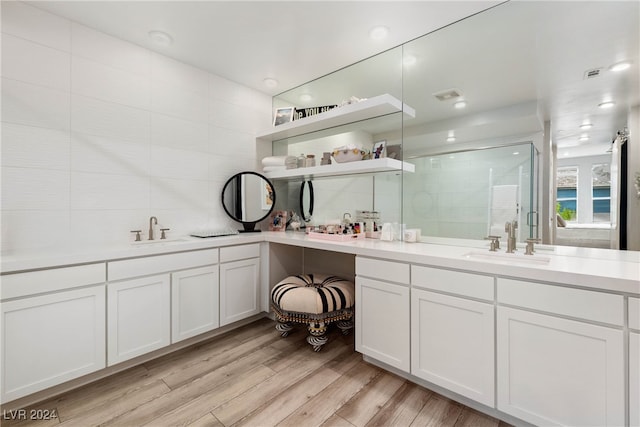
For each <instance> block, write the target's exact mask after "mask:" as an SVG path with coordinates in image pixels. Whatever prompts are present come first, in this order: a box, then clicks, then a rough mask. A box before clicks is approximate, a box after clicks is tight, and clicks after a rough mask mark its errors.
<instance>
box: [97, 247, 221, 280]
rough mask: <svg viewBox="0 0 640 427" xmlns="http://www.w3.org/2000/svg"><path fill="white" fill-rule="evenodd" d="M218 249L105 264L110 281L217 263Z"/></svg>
mask: <svg viewBox="0 0 640 427" xmlns="http://www.w3.org/2000/svg"><path fill="white" fill-rule="evenodd" d="M217 262H218V250H217V249H207V250H203V251H193V252H182V253H177V254H170V255H157V256H150V257H145V258H136V259H127V260H123V261H114V262H110V263H108V265H107V271H108V277H109V280H110V281H113V280H120V279H127V278H129V277H136V276H147V275H149V274H157V273H164V272H167V271H176V270H182V269H185V268H192V267H201V266H205V265H211V264H217Z"/></svg>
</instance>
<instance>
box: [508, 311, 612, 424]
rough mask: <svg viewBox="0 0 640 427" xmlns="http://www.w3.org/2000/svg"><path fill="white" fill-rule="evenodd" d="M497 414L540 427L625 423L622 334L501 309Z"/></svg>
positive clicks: (555, 318)
mask: <svg viewBox="0 0 640 427" xmlns="http://www.w3.org/2000/svg"><path fill="white" fill-rule="evenodd" d="M497 343H498V347H497V348H498V354H497V358H498V364H497V367H498V382H497V386H498V409H499V410H501V411H503V412H506V413H508V414H511V415H514V416H516V417H518V418H521V419H523V420H525V421H528V422H530V423H532V424H536V425H569V426H614V425H615V426H620V425H624V423H625V414H624V411H625V393H624V389H625V381H624V351H623V348H624V346H623V332H622V331H621V330H617V329H612V328H607V327H602V326H596V325H592V324H587V323H582V322H577V321H573V320H567V319H561V318H557V317H552V316H547V315H542V314H537V313H531V312H527V311H523V310H516V309H511V308H506V307H498V335H497Z"/></svg>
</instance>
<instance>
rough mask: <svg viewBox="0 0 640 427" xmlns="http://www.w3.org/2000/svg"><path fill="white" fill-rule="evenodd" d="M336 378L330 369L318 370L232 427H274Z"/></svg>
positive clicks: (337, 376) (336, 374)
mask: <svg viewBox="0 0 640 427" xmlns="http://www.w3.org/2000/svg"><path fill="white" fill-rule="evenodd" d="M338 378H340V374H338V373H337V372H336V371H334V370H332V369H326V368H323V369H318V370H317V371H316V372H315V373H314V374H313V375H310V376H308V377H305V378H304V379H303V380H302V381H300V382H298V383H297V384H295V385H294V386H293V387H291V388H289V389H286V390H282V391H281V393H280V394H279V395H277V396H276V397H275V398H274V399H273V400H271V401H270V402H269V403H268V404H266V405H263V406H261V407H260V408H258V409H256V410H255V411H253V412H252V413H251V414H249V415H248V416H246V417H244V418H243V419H241V420H240V421H239V422H238V423H236V424H234V426H247V427H254V426H255V427H260V426H275V425H277V424H278V423H279V422H280V421H282V420H283V419H285V418H286V417H287V416H289V415H290V414H292V413H293V412H294V411H295V410H296V409H298V408H299V407H300V406H302V405H303V404H305V403H307V402H308V401H309V400H310V399H312V398H313V397H314V396H315V395H316V394H318V393H320V392H321V391H322V390H324V389H325V388H326V387H327V386H329V384H331V383H332V382H334V381H335V380H337V379H338Z"/></svg>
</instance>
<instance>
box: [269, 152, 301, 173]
mask: <svg viewBox="0 0 640 427" xmlns="http://www.w3.org/2000/svg"><path fill="white" fill-rule="evenodd" d="M296 167H298V163H297V160H296V158H295V157H293V156H270V157H265V158H264V159H262V170H263V171H264V172H273V171H277V170H284V169H295V168H296Z"/></svg>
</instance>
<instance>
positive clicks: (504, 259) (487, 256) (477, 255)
mask: <svg viewBox="0 0 640 427" xmlns="http://www.w3.org/2000/svg"><path fill="white" fill-rule="evenodd" d="M462 256H463V257H464V258H468V259H477V260H486V261H494V262H500V263H504V264H537V265H544V264H549V261H550V260H551V258H549V257H546V256H541V255H535V254H534V255H525V254H524V252H514V253H512V254H509V253H506V252H491V251H483V252H480V251H472V252H467V253H466V254H464V255H462Z"/></svg>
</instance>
